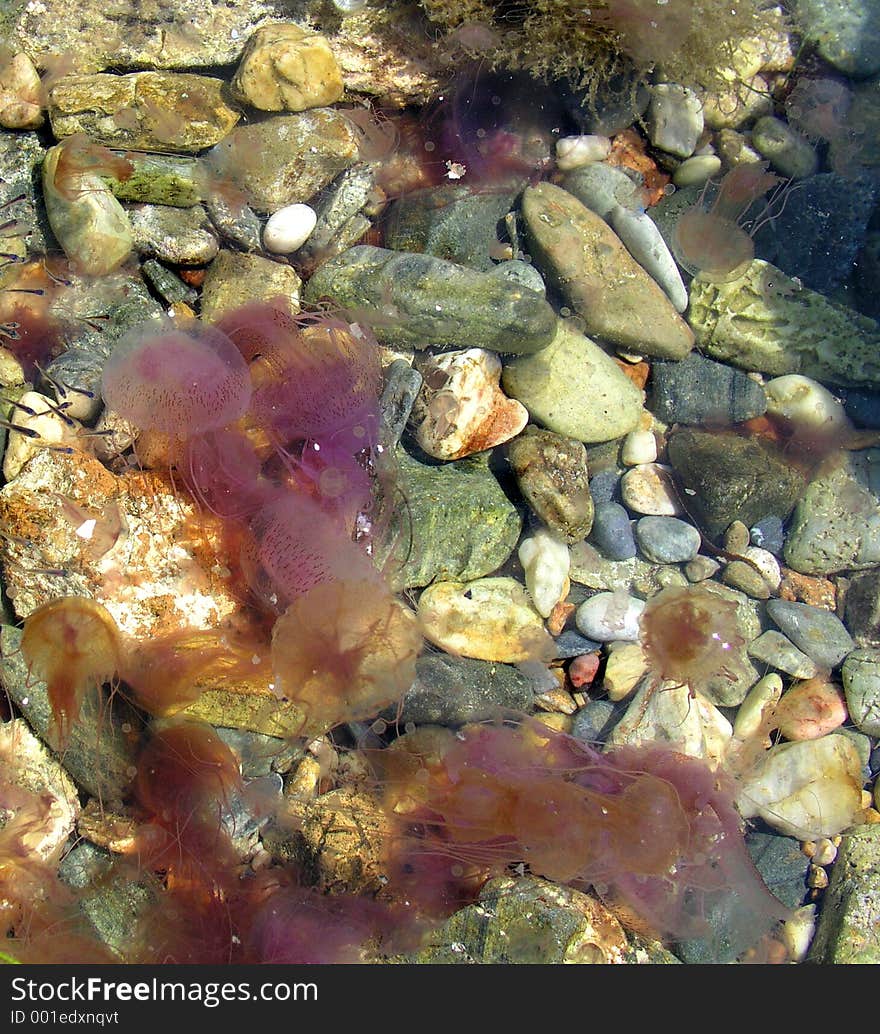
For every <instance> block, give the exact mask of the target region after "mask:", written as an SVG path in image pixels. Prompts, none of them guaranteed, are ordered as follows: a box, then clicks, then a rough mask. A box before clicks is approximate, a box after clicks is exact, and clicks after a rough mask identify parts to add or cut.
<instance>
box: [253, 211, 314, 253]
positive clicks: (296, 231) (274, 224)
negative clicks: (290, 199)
mask: <svg viewBox="0 0 880 1034" xmlns="http://www.w3.org/2000/svg"><path fill="white" fill-rule="evenodd" d="M317 221H318V216H317V213H316V212H315V210H314V208H312V207H311V206H310V205H285V207H284V208H279V209H278V211H277V212H273V213H272V215H270V216H269V218H268V219H267V220H266V225H265V227H264V228H263V247H264V248H265V249H266V251H271V252H272V253H273V254H274V255H287V254H289V253H290V252H291V251H296V249H297V248H301V247H302V246H303V244H305V242H306V241H307V240H308V239H309V237H310V236H311V233H312V230H314V228H315V223H316V222H317Z"/></svg>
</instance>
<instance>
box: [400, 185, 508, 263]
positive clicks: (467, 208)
mask: <svg viewBox="0 0 880 1034" xmlns="http://www.w3.org/2000/svg"><path fill="white" fill-rule="evenodd" d="M523 185H524V184H523V182H519V181H518V182H511V183H510V184H504V183H501V184H498V185H497V186H495V185H493V186H492V189H491V190H490V189H475V188H474V187H471V186H468V185H467V184H466V183H445V184H443V185H442V186H439V187H433V188H429V189H427V190H420V191H417V192H416V193H415V194H413V195H411V196H409V197H403V198H399V199H398V200H396V201H394V202H393V203H392V205H391V207H390V209H389V212H388V215H387V224H386V230H385V247H387V248H391V249H392V250H394V251H412V252H423V253H425V254H428V255H434V256H435V257H436V258H441V259H444V260H445V261H447V262H456V263H458V264H459V265H462V266H469V267H471V268H472V269H478V270H480V271H481V272H484V273H487V272H489V271H490V270H492V269H493V268H494V263H493V261H492V258H491V256H490V252H491V250H492V249H493V247H497V246H498V236H497V234H498V231H497V226H498V223H499V221H500V220H501V219H503V218H504V216H505V215H507V213H508V212H509V211H510V209H511V208H512V207H513V203H514V201H515V200H516V197H517V195H518V194H519V192H520V191H521V190H522V188H523Z"/></svg>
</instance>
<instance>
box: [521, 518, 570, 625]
mask: <svg viewBox="0 0 880 1034" xmlns="http://www.w3.org/2000/svg"><path fill="white" fill-rule="evenodd" d="M518 555H519V562H520V563H521V564H522V566H523V571H524V573H525V579H526V588H527V589H528V590H529V595H530V596H531V597H532V602H533V603H534V604H535V609H536V610H537V611H538V613H539V614H540V615H541V617H544V618H548V617H550V615H551V613H552V612H553V608H554V607H555V606H556V604H557V603H559V602H560V601H561V600H563V599H564V598H565V595H566V591H567V585H568V569H569V567H570V563H571V561H570V557H569V554H568V547H567V546H566V544H565V542H564V541H563V539H562V538H560V537H559V536H557V535H556V534H554V533H553V532H552V531H550V530H549V529H547V528H539V529H538V530H537V531H536V532H535V533H534V534H533V535H530V536H529V537H528V538H525V539H523V541H522V542H521V543H520V547H519V554H518Z"/></svg>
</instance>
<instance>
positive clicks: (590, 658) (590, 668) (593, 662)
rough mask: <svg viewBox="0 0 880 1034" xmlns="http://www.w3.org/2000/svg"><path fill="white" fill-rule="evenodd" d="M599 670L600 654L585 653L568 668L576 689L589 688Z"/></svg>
mask: <svg viewBox="0 0 880 1034" xmlns="http://www.w3.org/2000/svg"><path fill="white" fill-rule="evenodd" d="M598 670H599V654H598V653H584V654H581V655H580V657H575V659H574V660H573V661H572V662H571V664H570V665H569V666H568V677H569V679H570V680H571V684H572V685H573V686H574V688H575V689H581V688H582V687H583V686H589V685H590V683H591V682H592V681H593V679H594V678H595V677H596V672H597V671H598Z"/></svg>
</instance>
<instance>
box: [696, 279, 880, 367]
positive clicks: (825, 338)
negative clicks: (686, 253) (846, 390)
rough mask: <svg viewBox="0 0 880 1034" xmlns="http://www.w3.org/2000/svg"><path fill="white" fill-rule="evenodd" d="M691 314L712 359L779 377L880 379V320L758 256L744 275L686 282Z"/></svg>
mask: <svg viewBox="0 0 880 1034" xmlns="http://www.w3.org/2000/svg"><path fill="white" fill-rule="evenodd" d="M688 321H689V322H690V325H691V326H692V327H693V328H694V331H695V333H696V335H697V344H698V345H699V347H700V348H701V349H704V350H705V351H706V352H708V354H709V355H710V356H712V358H713V359H718V360H721V361H722V362H729V363H733V364H734V365H735V366H739V367H742V368H743V369H745V370H758V371H760V372H761V373H766V374H770V375H772V376H774V377H778V376H780V375H781V374H784V373H802V374H804V375H805V376H807V377H812V378H813V379H814V380H817V381H822V382H823V383H825V384H839V385H844V386H851V387H858V386H872V385H874V386H876V385H880V359H878V356H880V326H878V324H877V323H876V322H875V321H874V320H872V319H868V317H867V316H862V315H860V314H859V313H857V312H856V311H855V310H854V309H849V308H847V307H846V306H845V305H840V304H838V303H837V302H832V301H830V300H829V299H827V298H825V297H824V296H823V295H821V294H817V293H816V292H815V291H811V290H809V288H806V287H804V286H803V285H802V284H801V283H800V282H798V281H795V280H793V279H792V278H791V277H789V276H786V274H785V273H783V272H782V270H780V269H777V268H776V267H775V266H772V265H770V263H769V262H763V261H761V260H760V259H755V260H754V261H753V262H752V263H751V265H750V266H749V267H748V269H747V270H746V271H745V273H743V275H742V276H741V277H738V278H737V279H736V280H731V281H730V282H729V283H714V282H712V281H709V280H704V279H702V278H701V277H697V278H696V279H695V280H693V281H692V282H691V287H690V307H689V309H688Z"/></svg>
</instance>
